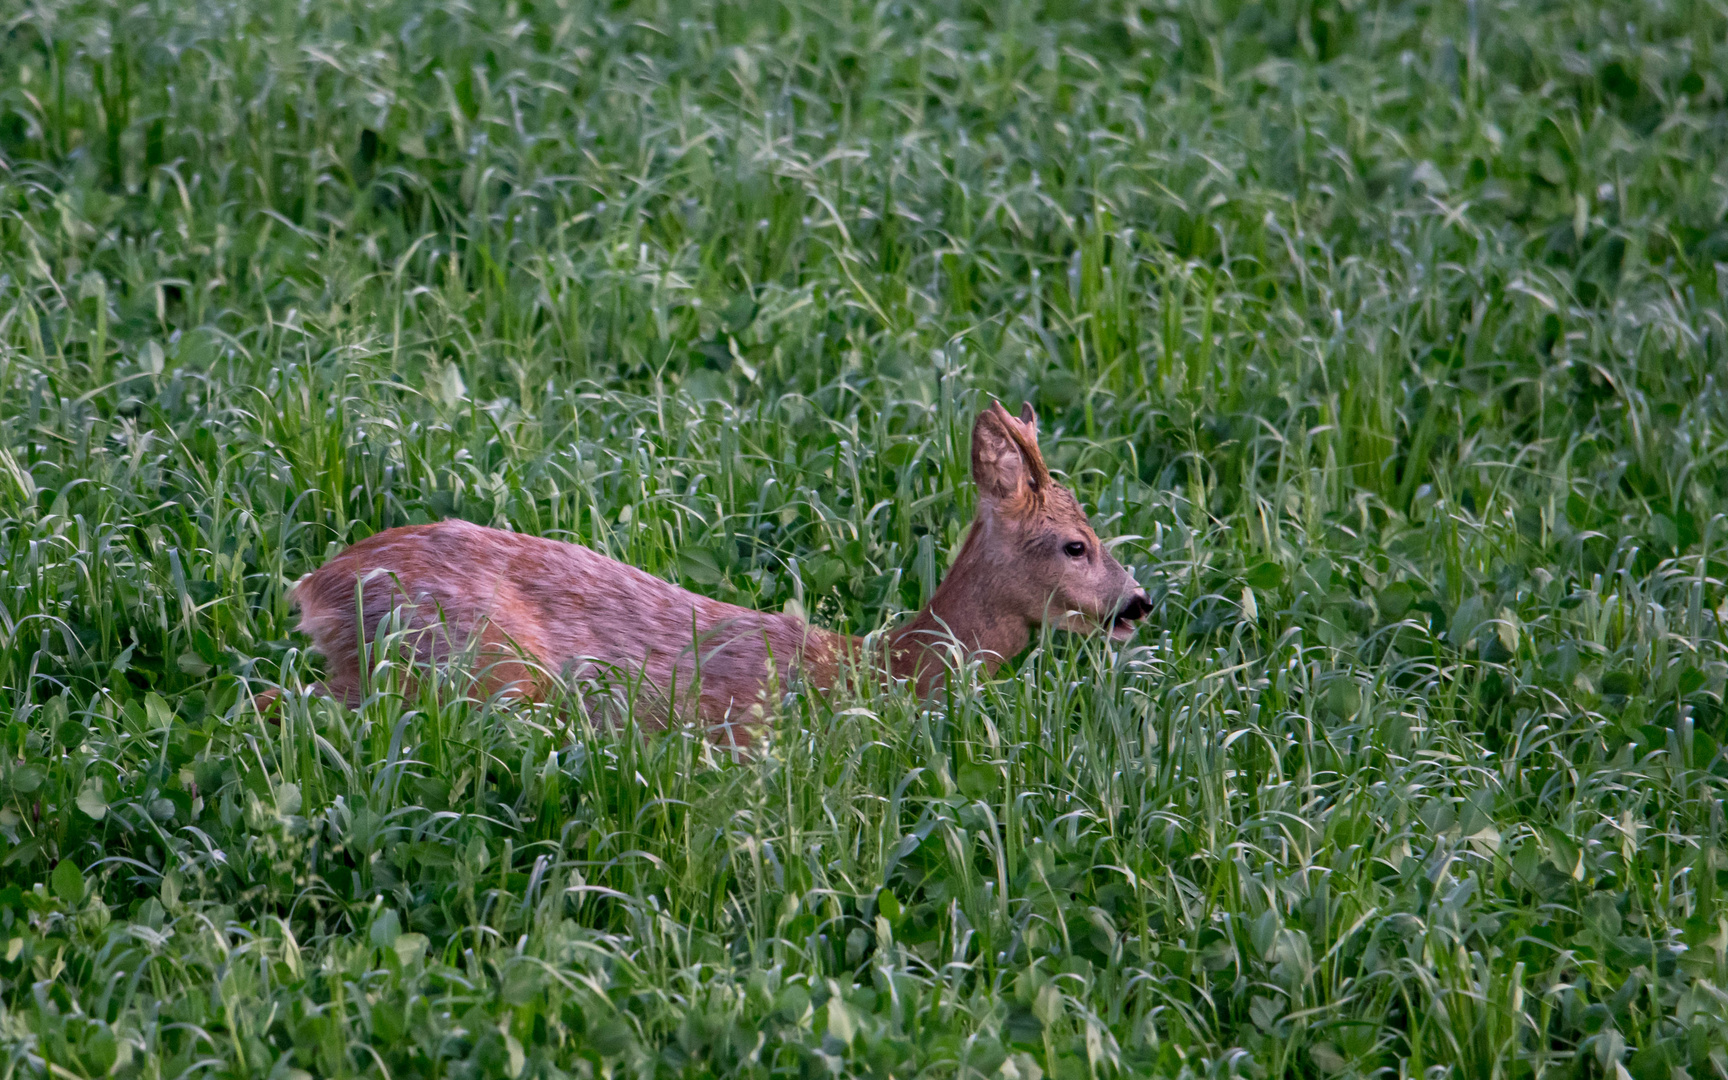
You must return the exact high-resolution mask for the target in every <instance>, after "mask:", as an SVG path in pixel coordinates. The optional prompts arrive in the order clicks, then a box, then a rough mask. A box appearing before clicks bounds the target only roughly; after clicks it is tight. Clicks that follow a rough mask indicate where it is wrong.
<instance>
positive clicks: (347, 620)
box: [290, 520, 838, 730]
mask: <svg viewBox="0 0 1728 1080" xmlns="http://www.w3.org/2000/svg"><path fill="white" fill-rule="evenodd" d="M290 600H291V601H292V602H293V603H294V604H295V605H296V606H298V607H299V609H300V613H301V619H300V629H301V630H302V631H303V632H305V633H307V634H309V635H310V636H311V638H312V642H313V647H314V648H315V649H316V650H317V651H318V652H319V653H321V654H322V655H323V656H324V657H325V659H326V661H327V664H328V674H327V675H326V677H325V680H324V684H323V686H322V688H321V689H322V690H323V691H324V692H326V693H328V694H330V695H332V696H334V697H336V698H339V699H341V700H343V701H344V702H346V703H347V704H348V705H349V706H350V707H354V706H357V705H358V704H359V703H360V701H361V699H362V697H363V696H364V693H365V690H366V688H367V684H366V679H365V674H366V673H365V672H363V671H362V667H361V665H362V663H363V659H362V647H361V646H362V639H361V638H360V636H359V633H362V632H363V633H364V635H365V637H364V641H365V642H366V643H370V644H373V645H374V648H376V644H377V643H378V642H379V640H380V639H379V629H380V627H383V628H384V630H385V634H386V640H391V639H392V635H395V636H394V640H397V641H400V643H401V651H402V653H404V654H406V655H404V656H403V657H402V658H403V659H411V660H413V661H415V662H416V663H418V664H421V665H438V664H446V663H449V662H450V661H452V660H456V659H459V658H463V657H464V654H466V659H467V664H468V668H469V670H470V671H471V672H472V673H473V674H474V676H475V677H476V680H477V682H478V684H479V686H480V687H481V688H482V690H483V691H484V692H486V693H488V694H502V695H505V696H509V697H518V698H520V697H526V698H530V699H533V700H546V699H548V698H551V697H554V696H556V695H557V693H558V692H559V691H560V690H562V689H566V688H568V689H572V690H575V691H577V692H578V693H579V694H580V696H581V697H582V699H583V701H584V704H585V706H586V707H588V708H590V709H594V710H600V709H607V710H610V711H614V712H620V711H622V710H623V709H631V710H632V711H633V712H634V713H635V715H636V716H637V717H638V719H640V720H644V721H647V722H650V723H655V724H665V723H667V722H669V721H671V720H672V719H674V716H677V717H679V718H684V717H693V718H697V719H700V720H701V721H702V722H704V723H705V724H707V725H709V726H711V727H716V728H720V729H723V730H724V729H727V728H730V727H731V725H732V723H733V722H750V721H759V720H761V719H762V717H763V715H764V708H765V707H766V706H767V705H768V704H769V702H768V700H767V697H768V695H769V694H770V693H772V692H773V691H774V690H776V689H783V688H786V687H789V686H790V684H791V681H792V680H793V679H794V678H796V677H797V676H798V675H799V674H800V673H809V672H808V669H809V667H810V665H812V664H814V665H816V666H817V667H818V668H820V669H821V670H820V671H818V672H815V673H813V674H815V675H816V677H817V681H818V682H821V683H823V684H827V683H828V682H831V681H832V676H833V670H832V669H833V668H834V667H835V664H836V661H837V659H838V658H837V656H836V655H835V649H834V647H833V642H832V641H831V640H829V639H831V638H833V636H834V635H831V634H828V633H826V632H825V631H820V630H815V629H812V628H811V627H809V626H808V625H807V624H805V623H804V622H803V621H802V620H799V619H797V618H794V617H792V616H790V615H783V614H778V613H774V612H763V611H753V610H751V609H749V608H743V607H738V606H737V605H734V604H727V603H723V602H721V601H718V600H712V599H709V598H707V597H704V596H699V595H697V594H695V593H691V592H688V591H686V590H684V589H681V588H679V587H678V586H676V585H673V584H671V583H670V582H667V581H662V580H661V579H660V578H657V577H655V576H653V575H652V574H649V573H647V572H645V571H642V570H639V569H637V568H636V567H633V566H629V565H626V564H624V563H621V562H618V561H616V560H614V559H609V558H607V557H606V556H604V555H601V554H600V553H598V552H596V551H593V550H591V549H589V548H586V547H582V546H581V545H579V544H571V543H565V542H563V541H559V540H548V539H544V538H541V537H535V536H525V535H522V534H519V533H511V532H504V531H502V530H499V529H488V528H484V527H482V526H479V525H474V524H471V523H469V522H466V521H459V520H450V521H443V522H439V523H437V524H434V525H409V526H404V527H401V528H395V529H388V530H386V531H384V532H381V533H378V534H376V535H374V536H372V537H369V538H368V539H365V540H362V541H360V542H359V543H357V544H355V545H354V546H352V547H350V548H348V549H347V550H346V551H343V552H342V553H341V554H340V555H337V556H336V557H335V558H333V559H331V560H330V561H329V562H327V563H325V564H324V565H323V566H321V567H319V568H318V569H317V570H316V571H314V572H313V573H311V574H308V575H307V576H306V577H304V578H302V579H301V580H300V582H299V583H298V584H296V585H295V586H294V588H293V590H292V592H291V593H290ZM356 615H358V616H359V617H358V618H356ZM387 620H388V621H387ZM370 655H371V657H372V659H371V662H372V663H377V661H378V659H380V657H379V656H378V655H377V654H376V653H375V652H372V653H370Z"/></svg>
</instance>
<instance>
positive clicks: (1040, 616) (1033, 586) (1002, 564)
mask: <svg viewBox="0 0 1728 1080" xmlns="http://www.w3.org/2000/svg"><path fill="white" fill-rule="evenodd" d="M972 478H973V480H974V481H975V482H976V483H977V485H978V512H977V515H976V516H975V517H974V518H973V521H972V528H971V531H970V532H969V533H968V534H967V537H966V542H965V544H964V545H962V547H961V549H960V554H959V555H958V556H957V557H956V558H955V560H954V565H953V567H952V568H951V569H950V570H949V572H948V576H947V577H946V578H945V579H943V582H942V585H941V587H940V588H938V589H937V590H936V595H935V596H934V597H932V598H931V601H930V605H929V606H928V607H926V608H925V609H924V610H923V611H922V612H920V613H919V614H918V615H917V616H916V617H915V618H913V619H912V620H911V621H910V622H909V623H907V624H906V625H905V626H904V627H902V628H901V629H900V630H899V631H898V632H897V633H896V634H895V635H894V642H895V650H896V655H897V656H901V655H909V654H906V653H904V652H902V649H901V647H902V646H903V645H905V644H926V645H928V644H929V643H930V642H931V640H932V639H933V638H934V637H936V636H939V635H942V636H946V635H952V637H953V638H958V639H959V640H960V641H961V643H962V644H964V645H966V646H967V647H968V649H970V650H971V651H973V652H979V653H983V654H986V657H987V659H990V658H992V654H993V662H994V663H1000V662H1001V661H1003V660H1006V659H1008V658H1009V657H1011V656H1013V655H1014V654H1015V653H1018V652H1019V651H1020V650H1021V649H1023V648H1025V646H1026V644H1027V641H1028V639H1029V638H1030V635H1031V633H1032V631H1033V630H1034V629H1035V628H1037V627H1041V626H1044V625H1047V624H1049V625H1055V626H1059V627H1061V628H1063V629H1066V630H1074V631H1079V632H1082V633H1091V632H1096V631H1105V632H1108V633H1109V634H1110V636H1111V637H1113V638H1115V639H1117V640H1124V639H1126V638H1127V637H1128V636H1129V635H1131V634H1132V633H1133V632H1134V623H1135V621H1136V620H1138V619H1140V618H1142V617H1144V616H1145V615H1146V614H1147V613H1148V612H1150V611H1151V605H1150V604H1149V603H1148V602H1147V599H1146V593H1145V592H1144V591H1143V590H1142V589H1141V588H1140V586H1139V584H1138V583H1137V582H1135V580H1134V578H1133V576H1132V575H1130V574H1129V573H1128V571H1127V570H1125V569H1123V567H1122V564H1121V563H1119V562H1117V561H1116V560H1115V559H1114V558H1113V557H1111V555H1110V553H1109V552H1108V551H1106V550H1105V549H1104V545H1103V543H1102V542H1101V541H1100V540H1099V539H1098V534H1097V533H1096V532H1093V531H1092V526H1091V525H1090V524H1089V523H1088V522H1087V520H1086V514H1085V513H1084V512H1083V511H1082V510H1081V509H1080V503H1079V501H1078V500H1077V499H1075V498H1074V495H1073V493H1072V492H1070V491H1069V490H1068V489H1067V488H1065V487H1063V486H1061V485H1060V484H1058V483H1056V482H1055V480H1053V479H1052V478H1051V476H1050V470H1049V469H1048V468H1046V467H1045V465H1044V458H1043V455H1041V454H1040V453H1039V451H1038V418H1037V416H1036V414H1034V413H1033V411H1032V406H1031V405H1026V406H1024V407H1023V408H1022V409H1021V411H1020V416H1019V417H1018V418H1015V417H1014V416H1012V415H1010V414H1009V412H1008V410H1006V409H1004V408H1003V407H1002V406H1001V404H1000V403H997V404H993V405H991V406H990V408H988V409H986V410H984V412H982V413H981V414H979V416H978V420H977V422H976V423H975V424H974V425H973V427H972ZM897 666H901V667H903V668H920V669H924V671H925V674H926V676H927V677H928V665H926V664H922V663H918V662H917V661H916V660H907V661H903V662H902V663H901V664H900V665H897Z"/></svg>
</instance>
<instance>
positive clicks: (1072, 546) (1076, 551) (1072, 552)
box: [1062, 540, 1086, 559]
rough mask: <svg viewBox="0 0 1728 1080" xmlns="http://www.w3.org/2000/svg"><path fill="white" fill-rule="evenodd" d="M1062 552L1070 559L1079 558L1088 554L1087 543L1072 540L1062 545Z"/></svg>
mask: <svg viewBox="0 0 1728 1080" xmlns="http://www.w3.org/2000/svg"><path fill="white" fill-rule="evenodd" d="M1062 554H1064V555H1066V556H1068V557H1069V558H1070V559H1078V558H1080V557H1081V556H1083V555H1085V554H1086V545H1085V544H1082V543H1081V542H1080V541H1078V540H1070V541H1068V542H1067V543H1066V544H1063V545H1062Z"/></svg>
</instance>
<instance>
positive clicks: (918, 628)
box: [888, 526, 1031, 690]
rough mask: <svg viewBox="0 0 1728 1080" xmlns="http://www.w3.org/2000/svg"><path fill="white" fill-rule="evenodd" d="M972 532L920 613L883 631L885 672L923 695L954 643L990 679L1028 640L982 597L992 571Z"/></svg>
mask: <svg viewBox="0 0 1728 1080" xmlns="http://www.w3.org/2000/svg"><path fill="white" fill-rule="evenodd" d="M978 535H979V529H978V527H977V526H974V527H973V530H972V532H971V534H970V535H968V536H967V538H966V543H965V544H963V545H962V546H961V548H960V554H959V556H958V557H956V558H955V560H954V565H953V567H951V568H950V569H949V571H948V574H947V576H946V577H944V578H943V579H942V584H941V585H939V586H938V587H937V589H936V594H935V595H934V596H932V597H931V598H930V602H929V603H928V604H926V605H925V607H924V610H922V611H920V612H919V613H918V614H916V615H914V616H913V617H912V618H910V619H908V620H907V621H906V622H904V623H902V624H901V625H899V626H897V627H895V628H894V629H893V630H891V631H889V632H888V670H889V672H890V673H891V674H892V675H893V676H894V677H896V678H916V679H917V680H918V688H919V689H920V690H928V689H929V688H930V686H931V685H932V684H933V683H934V682H935V681H936V680H937V679H939V678H940V677H941V675H942V673H943V671H944V670H946V665H947V664H948V663H949V662H950V658H951V657H952V655H953V649H954V644H955V642H958V643H959V644H960V646H961V647H962V648H964V649H965V651H966V656H967V658H973V657H976V658H978V659H980V660H982V662H983V664H984V666H985V668H986V669H987V670H989V671H990V672H991V673H992V674H994V673H995V671H996V669H997V668H999V667H1001V666H1002V665H1003V664H1004V663H1006V662H1007V661H1008V660H1010V659H1012V658H1013V657H1014V656H1016V655H1018V654H1019V653H1020V651H1021V650H1023V649H1025V648H1026V645H1027V643H1028V642H1029V641H1030V640H1031V631H1030V629H1029V628H1028V627H1027V625H1026V620H1025V619H1024V618H1022V617H1019V616H1017V615H1014V614H1013V613H1011V612H1005V611H1002V610H1001V609H1000V606H999V605H995V604H992V603H990V601H989V599H988V598H987V597H986V595H985V594H986V592H987V590H988V589H989V586H990V578H991V575H992V573H993V572H995V570H994V569H993V568H992V567H991V566H990V565H989V564H988V562H987V560H985V559H984V558H983V557H982V556H981V555H980V549H981V547H982V545H981V544H979V543H977V542H976V540H977V538H978Z"/></svg>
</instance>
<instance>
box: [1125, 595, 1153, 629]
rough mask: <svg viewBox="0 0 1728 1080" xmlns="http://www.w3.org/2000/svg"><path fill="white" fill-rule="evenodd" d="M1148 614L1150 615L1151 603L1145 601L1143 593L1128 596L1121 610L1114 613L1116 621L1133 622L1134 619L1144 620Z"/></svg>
mask: <svg viewBox="0 0 1728 1080" xmlns="http://www.w3.org/2000/svg"><path fill="white" fill-rule="evenodd" d="M1150 614H1152V603H1151V601H1149V600H1147V599H1146V594H1145V593H1143V592H1137V593H1135V594H1134V595H1133V596H1130V597H1129V598H1128V602H1127V603H1125V604H1123V605H1122V610H1121V611H1118V612H1117V613H1116V621H1117V622H1133V621H1135V620H1136V619H1144V618H1145V617H1146V616H1148V615H1150Z"/></svg>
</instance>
